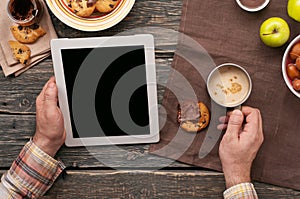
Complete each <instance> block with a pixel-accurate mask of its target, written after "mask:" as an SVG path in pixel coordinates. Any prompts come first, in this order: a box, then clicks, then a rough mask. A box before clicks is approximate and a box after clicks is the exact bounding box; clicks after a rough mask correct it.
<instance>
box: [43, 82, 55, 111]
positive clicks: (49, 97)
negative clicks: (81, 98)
mask: <svg viewBox="0 0 300 199" xmlns="http://www.w3.org/2000/svg"><path fill="white" fill-rule="evenodd" d="M44 104H45V106H46V107H49V108H50V107H57V87H56V84H55V83H54V82H50V83H49V84H48V85H47V88H46V90H45V94H44Z"/></svg>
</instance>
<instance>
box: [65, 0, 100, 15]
mask: <svg viewBox="0 0 300 199" xmlns="http://www.w3.org/2000/svg"><path fill="white" fill-rule="evenodd" d="M69 6H70V8H71V9H72V11H73V12H74V13H75V14H76V15H77V16H80V17H89V16H91V15H92V14H93V12H94V10H95V8H96V4H90V3H89V2H88V0H80V1H79V0H70V3H69Z"/></svg>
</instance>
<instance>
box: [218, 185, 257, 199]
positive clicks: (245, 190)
mask: <svg viewBox="0 0 300 199" xmlns="http://www.w3.org/2000/svg"><path fill="white" fill-rule="evenodd" d="M223 196H224V199H241V198H243V199H258V196H257V194H256V191H255V189H254V186H253V184H252V183H241V184H237V185H235V186H233V187H230V188H229V189H227V190H226V191H225V192H224V193H223Z"/></svg>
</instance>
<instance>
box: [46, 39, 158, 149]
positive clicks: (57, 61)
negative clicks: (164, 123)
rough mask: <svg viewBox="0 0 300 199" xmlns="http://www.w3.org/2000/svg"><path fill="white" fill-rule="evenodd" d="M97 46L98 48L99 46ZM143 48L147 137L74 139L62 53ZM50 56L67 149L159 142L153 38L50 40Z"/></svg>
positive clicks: (127, 136)
mask: <svg viewBox="0 0 300 199" xmlns="http://www.w3.org/2000/svg"><path fill="white" fill-rule="evenodd" d="M99 44H101V45H100V46H99ZM137 45H143V46H144V49H145V66H146V81H147V94H148V110H149V120H150V121H149V129H150V134H149V135H126V136H107V137H88V138H74V137H73V133H72V126H71V118H70V112H69V104H68V98H67V89H66V84H65V77H64V68H63V62H62V55H61V50H62V49H80V48H97V47H113V46H137ZM51 54H52V59H53V67H54V74H55V78H56V84H57V87H58V99H59V105H60V108H61V111H62V114H63V117H64V124H65V129H66V141H65V144H66V145H67V146H95V145H113V144H140V143H154V142H158V141H159V123H158V103H157V88H156V85H157V84H156V69H155V56H154V38H153V36H152V35H150V34H140V35H132V36H113V37H95V38H75V39H53V40H51Z"/></svg>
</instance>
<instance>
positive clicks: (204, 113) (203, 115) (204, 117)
mask: <svg viewBox="0 0 300 199" xmlns="http://www.w3.org/2000/svg"><path fill="white" fill-rule="evenodd" d="M197 111H199V115H197V116H196V117H195V118H190V119H183V118H182V115H181V114H182V113H181V108H180V106H178V112H177V119H178V122H179V123H180V127H181V128H182V129H184V130H185V131H187V132H198V131H201V130H202V129H204V128H206V127H207V126H208V124H209V120H210V114H209V110H208V108H207V107H206V105H205V104H204V103H203V102H198V109H197Z"/></svg>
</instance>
